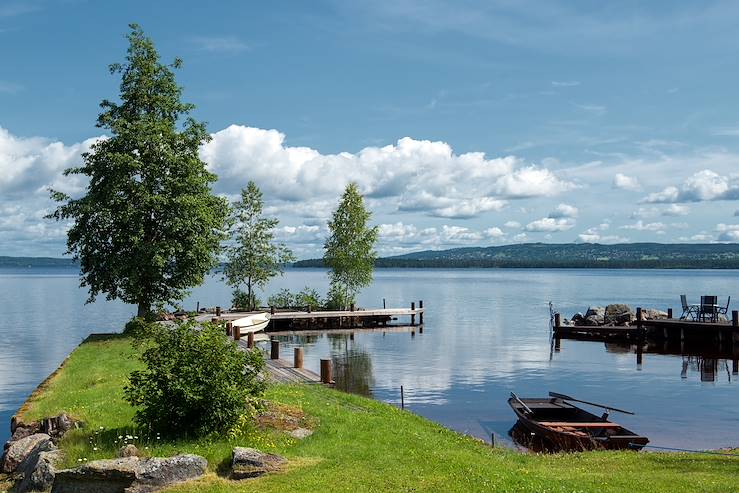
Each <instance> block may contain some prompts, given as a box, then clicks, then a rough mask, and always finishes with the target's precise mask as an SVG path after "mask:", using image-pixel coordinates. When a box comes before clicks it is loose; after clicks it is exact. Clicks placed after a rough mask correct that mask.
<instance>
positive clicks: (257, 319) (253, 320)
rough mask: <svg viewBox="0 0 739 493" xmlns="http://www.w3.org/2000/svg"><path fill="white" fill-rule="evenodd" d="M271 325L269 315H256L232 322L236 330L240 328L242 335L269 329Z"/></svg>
mask: <svg viewBox="0 0 739 493" xmlns="http://www.w3.org/2000/svg"><path fill="white" fill-rule="evenodd" d="M268 323H269V313H266V312H265V313H255V314H253V315H249V316H248V317H244V318H238V319H236V320H234V321H232V322H231V325H232V326H233V327H234V328H237V327H238V328H239V330H240V331H241V334H248V333H249V332H259V331H262V330H264V329H266V328H267V324H268Z"/></svg>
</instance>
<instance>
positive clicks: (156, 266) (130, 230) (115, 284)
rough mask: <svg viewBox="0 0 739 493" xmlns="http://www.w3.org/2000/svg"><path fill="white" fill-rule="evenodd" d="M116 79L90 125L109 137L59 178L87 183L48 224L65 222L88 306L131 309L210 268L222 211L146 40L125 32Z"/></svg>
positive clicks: (180, 105) (170, 296) (191, 125)
mask: <svg viewBox="0 0 739 493" xmlns="http://www.w3.org/2000/svg"><path fill="white" fill-rule="evenodd" d="M130 27H131V32H130V33H129V35H128V40H129V48H128V54H127V56H126V61H125V63H123V64H119V63H116V64H113V65H111V66H110V72H111V74H121V84H120V101H119V102H115V101H109V100H107V99H106V100H103V101H102V103H101V104H100V106H101V108H102V112H101V113H100V115H99V116H98V120H97V126H98V127H100V128H104V129H106V130H107V131H108V132H109V136H108V137H107V138H103V139H100V140H98V141H97V142H96V143H95V144H94V145H93V146H92V148H91V150H90V152H88V153H85V154H83V164H82V165H81V166H79V167H75V168H70V169H67V170H66V171H65V175H81V176H83V177H85V178H87V179H88V185H87V189H86V193H85V195H84V196H82V197H81V198H76V199H73V198H71V197H69V196H68V195H66V194H64V193H61V192H59V191H52V192H51V195H52V198H53V199H55V200H56V201H58V202H60V203H61V205H60V206H59V207H58V208H57V209H56V210H55V211H54V212H53V213H52V214H51V215H50V217H52V218H55V219H57V220H62V221H70V222H71V228H70V230H69V233H68V237H67V250H68V253H71V254H73V255H74V257H75V259H79V261H80V271H81V274H80V275H81V282H80V284H81V285H82V286H87V287H88V288H89V295H90V296H89V300H88V301H92V300H93V299H94V297H95V296H97V295H98V294H99V293H105V294H106V295H107V298H108V299H113V298H118V299H121V300H123V301H125V302H127V303H135V304H137V305H138V307H139V315H140V316H143V315H145V314H146V313H147V312H149V311H150V309H151V307H152V305H154V304H160V303H169V302H172V301H174V300H179V299H182V298H183V297H184V296H185V294H186V293H187V289H188V288H190V287H192V286H194V285H198V284H200V283H202V281H203V277H204V275H205V274H206V273H207V272H208V270H209V269H211V268H212V267H213V266H214V265H215V262H216V256H215V254H216V252H217V251H218V250H219V246H220V241H221V240H222V238H223V225H224V220H225V217H226V215H227V211H228V204H227V202H226V201H225V200H223V199H221V198H219V197H216V196H215V195H214V194H213V193H212V191H211V187H210V185H211V183H212V182H214V181H215V180H216V176H215V175H214V174H212V173H210V172H208V171H207V170H206V167H205V163H204V162H203V161H201V160H200V157H199V154H198V151H199V148H200V145H201V144H202V143H204V142H206V141H208V140H209V139H210V136H209V135H208V133H207V131H206V128H205V125H204V124H203V123H201V122H197V121H195V120H194V119H193V118H191V117H190V116H188V115H189V113H190V111H191V110H192V109H193V105H192V104H188V103H184V102H182V101H181V93H182V88H181V87H179V86H178V85H177V83H176V81H175V76H174V72H173V70H174V69H177V68H179V67H180V65H181V62H180V60H178V59H177V60H175V61H174V62H173V63H172V64H170V65H164V64H162V63H161V62H160V59H159V54H158V53H157V51H156V49H155V47H154V44H153V42H152V41H151V40H150V39H149V38H147V37H146V36H145V35H144V33H143V31H142V30H141V28H139V27H138V26H137V25H135V24H132V25H131V26H130Z"/></svg>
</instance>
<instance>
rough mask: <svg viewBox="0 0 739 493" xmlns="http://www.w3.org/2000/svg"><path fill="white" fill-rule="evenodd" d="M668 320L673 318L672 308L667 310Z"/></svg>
mask: <svg viewBox="0 0 739 493" xmlns="http://www.w3.org/2000/svg"><path fill="white" fill-rule="evenodd" d="M667 318H670V319H671V318H672V308H668V309H667Z"/></svg>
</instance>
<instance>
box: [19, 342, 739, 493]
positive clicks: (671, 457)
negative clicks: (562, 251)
mask: <svg viewBox="0 0 739 493" xmlns="http://www.w3.org/2000/svg"><path fill="white" fill-rule="evenodd" d="M138 365H139V363H138V361H137V359H136V351H135V350H134V348H132V347H131V344H130V340H129V339H127V338H124V337H111V338H102V339H97V340H90V341H87V342H85V343H83V344H82V345H81V346H80V347H79V348H78V349H76V350H75V351H74V352H73V353H72V355H71V356H70V358H69V359H68V360H67V361H66V363H65V364H64V366H63V368H62V369H61V371H60V372H58V373H57V374H56V375H55V376H54V377H53V378H51V379H50V380H49V381H48V382H47V383H46V384H45V386H44V387H43V388H42V390H41V391H40V392H37V393H36V394H34V395H33V396H32V398H31V399H30V400H29V402H28V404H27V405H26V406H25V407H24V409H22V411H21V418H22V419H23V420H25V421H29V420H32V419H38V418H41V417H45V416H51V415H55V414H58V413H59V412H61V411H66V412H68V413H70V414H71V415H73V416H75V417H77V418H80V419H82V420H84V421H85V423H86V424H87V426H86V427H85V428H84V429H82V430H76V431H73V432H70V433H68V434H67V435H66V436H65V437H64V439H63V440H62V443H61V447H62V449H64V450H65V452H66V455H67V458H66V462H67V464H68V465H74V464H77V463H78V461H79V460H84V459H85V458H87V459H88V460H93V459H96V458H103V457H111V456H113V455H114V453H115V450H116V449H117V448H118V447H119V446H120V445H121V440H120V439H119V438H118V437H119V436H122V437H125V436H126V435H129V436H131V437H136V438H132V439H130V440H128V441H129V442H133V443H135V444H136V445H137V446H138V447H139V448H140V449H142V450H143V451H144V452H146V453H149V454H150V455H159V456H165V455H173V454H175V453H180V452H183V453H184V452H188V453H195V454H199V455H202V456H204V457H205V458H206V459H207V460H208V463H209V467H210V470H211V472H210V473H209V474H208V475H207V476H206V477H204V478H203V479H200V480H197V481H194V482H190V483H187V484H183V485H180V486H177V487H174V488H171V489H170V490H168V491H177V492H191V491H197V492H231V491H236V492H240V491H260V492H272V491H285V492H302V491H306V492H313V491H352V492H356V491H440V492H447V491H460V492H470V491H492V490H495V491H527V492H528V491H530V492H546V491H552V492H555V491H556V492H581V491H583V492H585V491H587V492H590V491H592V492H601V491H628V492H630V493H635V492H640V491H645V492H646V491H649V492H659V491H664V492H680V491H685V492H694V491H701V492H729V491H739V481H737V478H739V457H737V458H731V457H721V456H709V455H693V454H666V453H644V452H642V453H634V452H589V453H578V454H555V455H536V454H521V453H517V452H513V451H509V450H505V449H500V448H496V449H492V448H490V447H489V446H488V445H485V444H484V443H482V442H479V441H477V440H474V439H471V438H468V437H464V436H461V435H459V434H457V433H454V432H452V431H449V430H447V429H445V428H443V427H442V426H439V425H437V424H435V423H432V422H430V421H428V420H426V419H424V418H421V417H419V416H416V415H414V414H412V413H409V412H405V411H401V410H399V409H397V408H395V407H392V406H389V405H387V404H383V403H380V402H377V401H373V400H371V399H366V398H363V397H359V396H355V395H350V394H345V393H342V392H339V391H335V390H331V389H328V388H325V387H320V386H308V385H273V386H271V387H270V388H269V390H268V392H267V398H268V399H270V400H272V401H274V402H279V403H282V404H286V405H289V406H294V407H299V408H301V409H302V410H303V411H305V413H307V414H308V415H309V416H311V417H312V418H314V420H315V422H316V423H317V428H316V432H315V433H314V434H313V435H312V436H311V437H309V438H307V439H305V440H302V441H298V440H295V439H292V438H289V437H288V436H287V435H285V434H284V433H281V432H279V431H274V430H273V431H260V430H257V429H256V428H248V429H246V430H245V431H244V432H243V433H242V434H241V435H240V436H231V437H227V438H223V439H220V440H190V439H188V438H187V437H182V438H181V439H179V440H177V441H174V442H172V441H164V440H163V439H157V437H156V435H155V434H154V436H148V437H144V436H142V435H140V434H139V433H138V432H137V431H136V430H135V429H134V428H133V425H132V421H131V418H132V417H133V414H134V410H133V409H132V408H131V407H130V406H129V405H128V404H127V403H125V401H124V400H123V392H122V387H123V384H124V383H125V381H126V376H127V374H128V373H129V372H130V371H131V370H132V369H134V368H136V367H137V366H138ZM101 427H102V428H101ZM236 445H239V446H252V447H255V448H259V449H261V450H263V451H267V452H275V453H279V454H282V455H284V456H286V457H287V458H288V459H289V460H290V465H289V466H288V468H287V469H286V470H285V471H284V472H281V473H276V474H271V475H268V476H265V477H262V478H259V479H254V480H248V481H243V482H233V481H229V480H226V479H223V478H221V477H220V476H219V475H218V471H220V470H223V467H224V466H225V465H226V464H227V463H228V461H229V460H230V454H231V449H232V448H233V447H234V446H236ZM146 447H148V449H147V448H146ZM95 449H97V450H95Z"/></svg>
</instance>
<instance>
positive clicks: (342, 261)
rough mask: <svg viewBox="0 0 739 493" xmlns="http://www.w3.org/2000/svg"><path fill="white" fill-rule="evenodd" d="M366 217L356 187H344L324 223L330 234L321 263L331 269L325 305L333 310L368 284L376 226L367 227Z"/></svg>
mask: <svg viewBox="0 0 739 493" xmlns="http://www.w3.org/2000/svg"><path fill="white" fill-rule="evenodd" d="M370 215H371V214H370V212H369V211H367V209H366V208H365V206H364V198H363V197H362V195H361V194H360V193H359V190H358V189H357V185H356V184H354V183H350V184H349V185H347V187H346V190H345V191H344V195H343V196H342V197H341V202H339V207H338V208H337V209H336V211H335V212H334V214H333V217H332V218H331V221H329V223H328V227H329V230H330V231H331V234H330V236H329V237H328V238H327V239H326V243H325V245H324V249H325V252H324V254H323V261H324V263H325V264H326V265H327V266H328V267H329V268H331V272H330V273H329V277H330V280H331V288H330V290H329V295H328V298H329V300H328V302H329V304H330V305H331V306H332V307H334V308H346V307H348V306H349V305H350V304H352V303H354V302H355V300H356V296H357V294H358V293H359V291H360V290H361V289H362V288H363V287H365V286H368V285H369V284H370V283H371V282H372V270H373V268H374V265H375V259H376V258H377V254H376V253H375V250H374V246H375V242H376V241H377V226H373V227H369V225H368V221H369V218H370Z"/></svg>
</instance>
